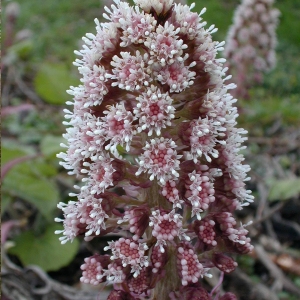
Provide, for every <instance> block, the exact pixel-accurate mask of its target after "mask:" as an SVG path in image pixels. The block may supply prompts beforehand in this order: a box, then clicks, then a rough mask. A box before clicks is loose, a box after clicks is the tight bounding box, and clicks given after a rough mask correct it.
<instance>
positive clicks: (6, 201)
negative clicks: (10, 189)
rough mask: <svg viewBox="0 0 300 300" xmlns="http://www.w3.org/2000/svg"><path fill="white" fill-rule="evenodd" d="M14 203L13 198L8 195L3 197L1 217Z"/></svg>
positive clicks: (5, 194)
mask: <svg viewBox="0 0 300 300" xmlns="http://www.w3.org/2000/svg"><path fill="white" fill-rule="evenodd" d="M11 202H12V197H11V196H10V195H9V194H7V193H2V195H1V216H2V215H3V214H4V213H5V211H6V208H7V207H8V205H9V204H10V203H11Z"/></svg>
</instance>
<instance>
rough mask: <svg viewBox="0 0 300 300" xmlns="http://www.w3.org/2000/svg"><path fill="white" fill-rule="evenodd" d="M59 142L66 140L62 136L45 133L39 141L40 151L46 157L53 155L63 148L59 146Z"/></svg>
mask: <svg viewBox="0 0 300 300" xmlns="http://www.w3.org/2000/svg"><path fill="white" fill-rule="evenodd" d="M61 143H66V140H65V139H64V138H63V137H61V136H54V135H46V136H45V137H44V138H43V139H42V141H41V151H42V153H43V154H44V155H45V156H47V157H49V156H55V155H56V154H57V153H59V152H61V151H62V150H63V148H62V147H61V146H60V144H61Z"/></svg>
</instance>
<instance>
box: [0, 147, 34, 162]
mask: <svg viewBox="0 0 300 300" xmlns="http://www.w3.org/2000/svg"><path fill="white" fill-rule="evenodd" d="M32 154H35V152H34V151H33V149H31V148H29V147H24V146H23V145H20V144H17V143H12V142H10V141H3V143H2V148H1V165H2V166H3V165H5V164H6V163H8V162H9V161H11V160H13V159H16V158H18V157H22V156H26V155H32Z"/></svg>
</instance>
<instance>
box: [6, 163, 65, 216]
mask: <svg viewBox="0 0 300 300" xmlns="http://www.w3.org/2000/svg"><path fill="white" fill-rule="evenodd" d="M42 168H45V164H41V165H39V164H38V163H32V162H31V163H29V162H26V163H21V164H19V165H17V166H15V167H13V168H12V169H11V170H10V171H9V172H8V173H7V175H6V176H5V178H4V181H3V187H2V188H3V191H7V192H9V193H10V195H12V196H17V197H20V198H21V199H24V200H26V201H28V202H29V203H31V204H33V205H34V206H35V207H36V208H37V209H38V210H39V211H40V212H41V213H42V214H43V215H44V216H45V217H46V218H47V219H48V220H50V219H52V217H53V214H52V213H53V211H54V209H55V208H56V204H57V203H58V202H59V192H58V188H57V186H56V184H55V183H54V182H53V180H51V179H48V178H45V174H43V175H44V176H42V175H41V170H42ZM50 168H53V167H52V166H50ZM47 171H48V172H50V173H48V174H46V175H49V174H50V175H52V174H53V169H47ZM54 171H55V170H54ZM43 172H44V173H45V170H44V171H43Z"/></svg>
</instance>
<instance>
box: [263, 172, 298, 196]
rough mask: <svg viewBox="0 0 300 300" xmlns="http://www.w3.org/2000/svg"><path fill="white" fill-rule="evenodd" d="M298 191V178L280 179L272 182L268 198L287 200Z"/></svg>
mask: <svg viewBox="0 0 300 300" xmlns="http://www.w3.org/2000/svg"><path fill="white" fill-rule="evenodd" d="M299 193H300V178H299V177H296V178H291V179H281V180H275V181H273V182H272V184H271V187H270V193H269V197H268V199H269V200H270V201H274V200H287V199H290V198H292V197H294V196H297V195H298V194H299Z"/></svg>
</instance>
